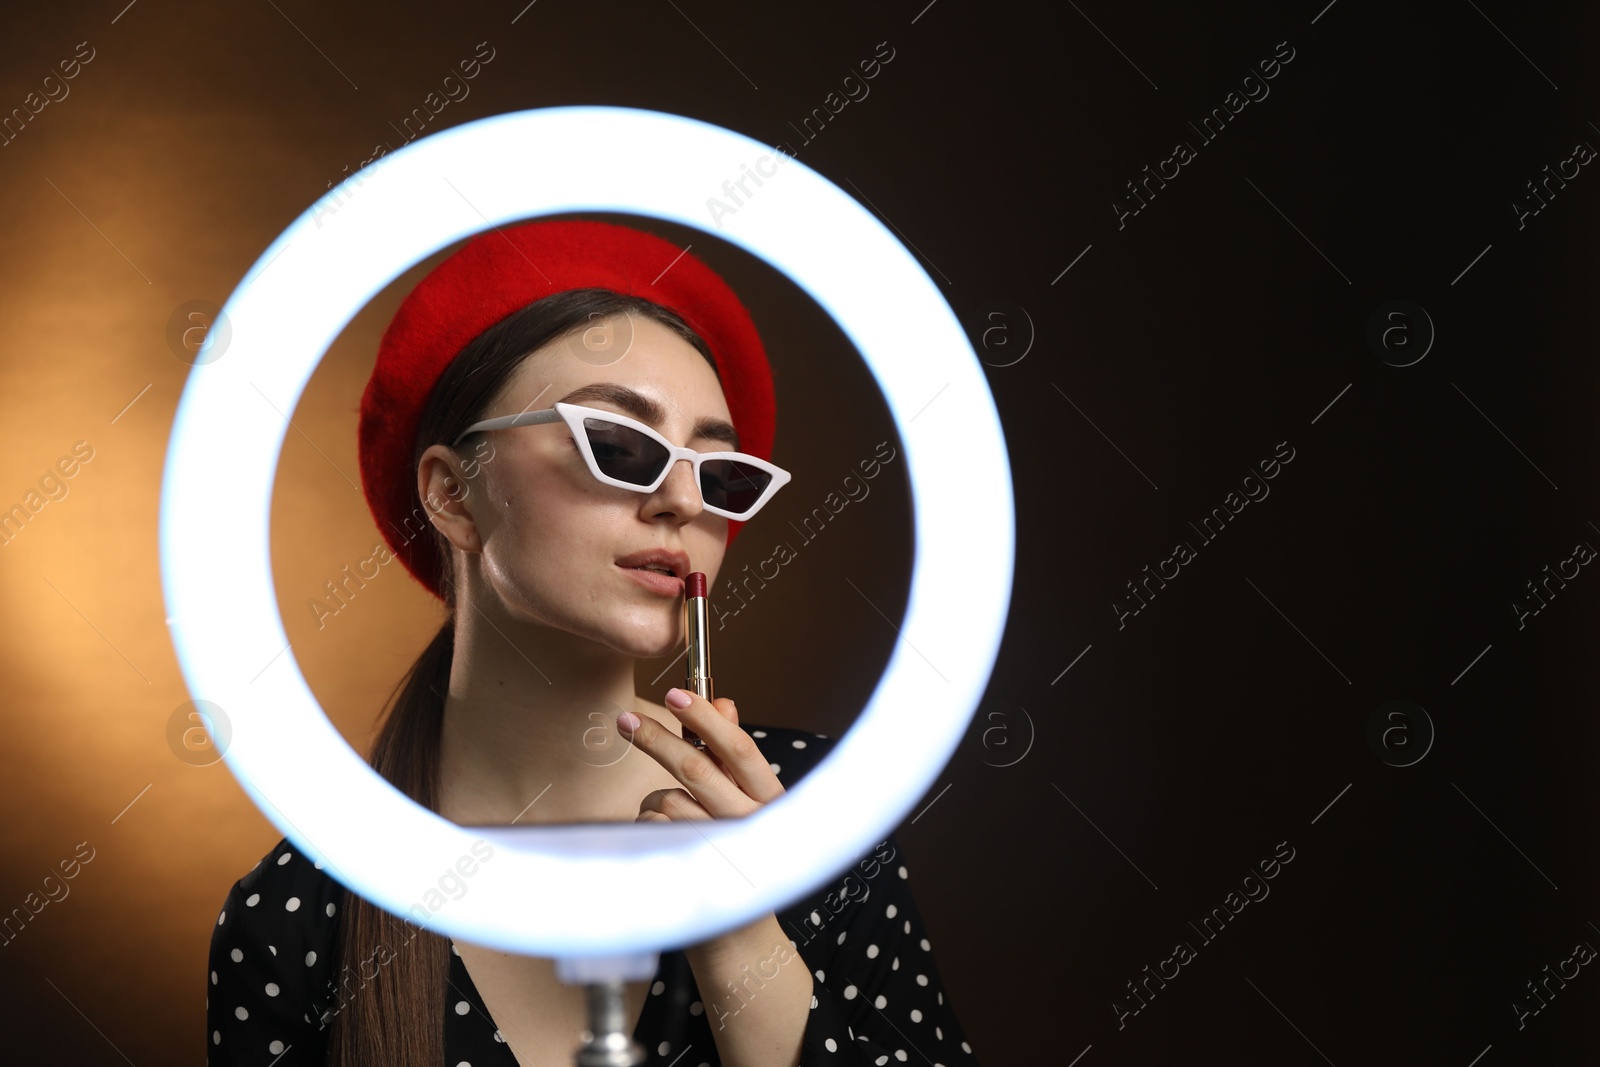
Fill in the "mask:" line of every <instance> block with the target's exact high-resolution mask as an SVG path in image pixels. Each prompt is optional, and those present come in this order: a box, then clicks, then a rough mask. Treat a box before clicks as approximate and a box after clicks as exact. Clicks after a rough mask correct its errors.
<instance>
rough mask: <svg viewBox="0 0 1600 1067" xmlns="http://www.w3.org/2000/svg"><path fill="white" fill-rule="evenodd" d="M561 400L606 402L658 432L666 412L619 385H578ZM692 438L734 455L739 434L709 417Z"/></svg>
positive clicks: (726, 423)
mask: <svg viewBox="0 0 1600 1067" xmlns="http://www.w3.org/2000/svg"><path fill="white" fill-rule="evenodd" d="M561 399H562V401H564V402H566V403H568V404H578V403H582V402H583V401H585V400H609V401H611V402H612V403H613V404H615V405H617V407H619V408H621V409H622V410H623V411H626V412H627V413H628V414H629V415H632V416H633V417H634V418H636V419H638V420H639V421H640V422H647V423H649V424H650V425H651V426H654V427H656V428H657V429H660V427H661V421H662V419H663V418H664V417H665V416H666V411H665V410H664V409H663V408H662V406H661V405H660V404H659V403H658V402H657V401H656V400H655V399H654V398H652V397H648V396H645V395H644V394H643V393H641V392H639V391H638V390H637V389H632V388H629V387H628V386H626V385H622V384H621V383H619V382H591V383H589V384H588V385H580V386H578V388H576V389H574V390H573V391H572V392H570V393H568V394H567V395H566V396H564V397H562V398H561ZM695 437H703V438H705V439H706V440H708V441H722V442H724V443H725V444H727V445H728V447H729V448H730V449H732V450H733V451H735V452H737V451H738V450H739V432H738V431H737V430H735V429H734V428H733V424H732V423H730V422H729V421H728V420H726V419H718V418H713V417H711V416H709V415H708V416H706V417H704V418H701V419H699V420H697V421H696V422H695V424H694V428H693V430H692V432H691V433H690V438H691V439H693V438H695Z"/></svg>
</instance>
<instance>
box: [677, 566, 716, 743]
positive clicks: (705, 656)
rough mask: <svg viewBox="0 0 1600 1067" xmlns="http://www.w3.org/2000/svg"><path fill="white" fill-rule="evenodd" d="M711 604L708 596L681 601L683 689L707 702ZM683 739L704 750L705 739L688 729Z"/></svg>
mask: <svg viewBox="0 0 1600 1067" xmlns="http://www.w3.org/2000/svg"><path fill="white" fill-rule="evenodd" d="M707 592H708V593H709V590H707ZM710 604H711V598H710V597H709V596H695V597H684V598H683V613H684V633H685V634H686V635H687V640H688V644H689V664H688V677H687V681H686V682H685V684H684V688H685V689H687V690H689V691H690V692H691V693H698V694H700V695H701V696H703V697H705V698H706V699H707V700H710V699H712V697H713V696H714V692H713V687H712V684H711V625H710V622H711V620H710ZM683 739H684V740H685V741H687V742H689V743H690V744H691V745H693V746H694V747H695V748H698V749H700V750H701V751H704V750H705V747H706V743H705V739H704V738H702V737H701V736H700V735H699V734H697V733H695V732H694V731H693V730H691V729H689V728H688V727H687V726H685V727H684V728H683Z"/></svg>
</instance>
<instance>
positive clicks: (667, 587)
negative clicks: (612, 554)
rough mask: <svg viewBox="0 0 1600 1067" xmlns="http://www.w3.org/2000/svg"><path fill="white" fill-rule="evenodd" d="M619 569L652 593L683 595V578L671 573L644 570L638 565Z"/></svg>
mask: <svg viewBox="0 0 1600 1067" xmlns="http://www.w3.org/2000/svg"><path fill="white" fill-rule="evenodd" d="M617 569H618V570H619V571H622V572H623V573H624V574H626V575H627V576H628V577H630V578H632V579H633V580H634V581H636V582H638V583H639V584H640V585H642V586H644V587H645V588H646V589H648V590H650V591H651V592H652V593H660V594H661V595H662V596H675V597H681V596H683V579H682V578H677V577H674V576H673V575H670V574H662V573H661V572H660V571H648V570H643V569H641V568H638V567H621V566H619V567H617Z"/></svg>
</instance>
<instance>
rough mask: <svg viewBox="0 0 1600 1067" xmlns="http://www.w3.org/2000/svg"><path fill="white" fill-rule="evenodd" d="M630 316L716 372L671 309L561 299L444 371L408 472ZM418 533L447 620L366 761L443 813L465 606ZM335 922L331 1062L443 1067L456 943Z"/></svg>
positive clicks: (370, 912)
mask: <svg viewBox="0 0 1600 1067" xmlns="http://www.w3.org/2000/svg"><path fill="white" fill-rule="evenodd" d="M623 313H632V314H639V315H645V316H648V317H649V318H651V319H654V320H655V321H657V322H659V323H661V324H662V325H664V326H667V327H668V328H670V329H672V330H673V331H674V332H676V333H677V334H678V335H679V336H680V337H682V338H683V339H684V340H685V341H687V342H689V344H691V345H693V346H694V347H695V348H696V349H697V350H698V351H699V352H700V354H701V355H703V356H705V358H706V362H708V363H710V364H711V369H712V370H713V371H716V369H717V366H716V362H715V360H713V359H712V356H711V350H710V348H709V347H708V346H707V345H706V342H705V341H704V340H703V339H702V338H701V337H700V336H699V335H698V334H696V333H695V332H694V330H693V329H692V328H691V327H690V326H689V325H688V323H686V322H685V321H684V320H683V319H682V318H681V317H680V316H678V315H677V314H676V313H675V312H673V311H671V310H669V309H668V308H665V307H662V306H661V305H659V304H656V303H653V302H651V301H649V300H646V299H644V298H643V297H637V296H629V295H624V294H620V293H615V292H612V291H611V290H609V289H571V290H567V291H565V292H560V293H554V294H552V295H550V296H547V297H545V298H543V299H541V300H537V301H535V302H533V303H531V304H529V305H527V306H526V307H524V308H522V309H521V310H520V311H517V312H514V313H513V314H511V315H508V316H507V317H506V318H504V319H502V320H500V322H498V323H496V324H495V325H494V326H491V327H490V328H489V329H487V330H485V331H484V332H483V333H482V334H480V335H478V337H476V338H474V339H473V340H472V341H470V342H469V343H468V344H467V345H466V346H465V347H463V348H462V350H461V352H460V353H459V354H458V355H457V356H456V358H455V359H454V360H453V361H452V362H451V363H450V365H449V367H447V368H446V369H445V372H444V374H443V375H442V376H441V377H440V379H439V382H438V384H437V385H435V386H434V388H433V392H432V393H430V394H429V396H428V402H427V404H426V405H425V406H424V409H423V412H422V420H421V423H420V425H419V426H418V430H417V439H416V442H415V445H414V448H413V451H412V457H411V470H412V471H413V472H415V471H416V469H417V464H418V462H419V461H420V460H421V458H422V453H423V452H424V451H425V450H426V449H427V448H428V446H429V445H432V444H435V443H445V442H449V441H451V440H454V439H455V436H456V435H457V434H459V433H460V432H461V431H462V430H464V429H466V428H467V427H468V426H469V425H471V424H472V423H474V422H477V421H478V420H480V419H481V418H483V415H484V412H485V411H487V410H488V408H489V406H490V404H492V403H493V402H494V400H495V399H496V398H497V397H498V395H499V393H500V391H501V389H502V388H503V387H504V386H505V384H506V383H507V381H509V379H510V378H511V376H512V374H513V373H514V372H515V371H516V369H517V368H518V367H519V366H521V364H522V361H523V360H524V359H526V358H527V357H528V356H529V355H530V354H531V353H532V352H533V351H534V350H535V349H538V348H540V347H542V346H543V345H545V344H547V343H549V342H550V341H553V340H556V339H558V338H560V337H561V336H563V335H564V334H566V333H568V332H570V331H572V330H573V329H575V328H577V327H579V326H583V325H585V324H587V323H588V322H589V321H590V320H591V319H592V318H595V317H605V316H610V315H617V314H623ZM720 380H721V375H720V374H718V381H720ZM422 536H424V537H427V538H429V539H430V540H431V541H432V543H433V548H434V550H435V551H436V552H437V553H438V555H439V559H440V563H441V566H440V569H439V573H440V574H441V575H442V579H441V587H442V589H443V593H444V597H443V599H444V606H445V611H446V618H445V621H444V624H443V625H442V626H441V627H440V628H439V632H438V633H437V634H435V635H434V637H433V640H431V641H429V642H428V646H427V647H426V648H424V649H423V650H422V654H421V655H420V656H418V657H417V661H416V663H414V664H412V666H411V669H410V670H408V671H407V672H406V673H405V675H404V676H403V677H402V678H401V679H400V681H399V683H397V685H396V686H395V691H394V692H391V693H390V695H389V700H388V701H387V702H386V703H388V704H389V708H388V712H387V715H386V717H385V718H384V721H383V725H382V726H381V727H380V728H379V730H378V734H377V737H376V739H375V740H374V741H373V744H372V752H371V755H369V756H368V757H367V762H368V763H370V764H371V765H372V768H373V770H375V771H377V772H378V773H379V774H380V775H382V776H383V777H384V778H385V779H387V780H388V781H389V782H390V783H391V784H392V785H394V787H395V788H396V789H399V790H400V791H401V792H402V793H404V794H405V795H406V796H408V797H410V798H411V799H412V800H414V801H415V802H416V803H418V804H420V805H422V806H424V807H426V808H427V809H428V810H429V811H435V812H436V811H438V810H439V808H438V805H439V736H440V728H441V726H442V724H443V722H444V694H445V692H446V690H447V689H448V687H449V682H450V664H451V660H452V658H453V656H454V652H455V617H456V610H457V603H456V593H455V583H454V580H453V567H452V559H451V546H450V543H449V542H448V541H447V540H446V539H445V537H444V535H442V534H441V533H439V531H438V530H437V529H435V528H434V527H433V525H432V524H426V525H425V526H424V527H423V530H422ZM396 693H398V695H396ZM339 914H340V916H341V919H340V921H339V924H338V926H339V932H338V934H337V935H336V937H337V939H338V942H339V951H338V954H337V956H336V960H337V963H336V968H337V973H338V974H339V976H340V977H339V981H338V990H337V993H336V994H335V995H334V1001H333V1004H332V1005H331V1006H330V1008H329V1009H328V1010H327V1011H325V1012H323V1013H322V1014H321V1021H322V1022H323V1023H324V1024H328V1025H330V1026H331V1032H330V1034H329V1035H328V1058H327V1063H328V1064H329V1065H331V1067H372V1065H376V1064H383V1065H385V1067H391V1065H392V1067H439V1065H440V1064H442V1063H444V1025H443V1019H444V1013H443V1010H442V1008H441V1005H443V1004H444V1003H445V986H446V983H447V979H448V978H449V973H450V947H449V942H448V940H447V939H446V938H445V937H444V935H442V934H437V933H434V932H433V931H432V930H427V929H423V928H421V927H419V926H416V925H414V924H413V923H412V922H411V921H410V920H409V919H404V918H401V917H397V916H395V915H394V914H392V913H390V912H388V911H385V910H384V909H382V908H379V907H377V906H376V905H374V904H372V903H371V902H369V901H368V900H366V899H365V898H364V897H361V896H359V895H358V894H356V893H354V892H351V891H350V889H349V888H348V887H346V888H345V892H344V903H343V906H342V907H341V908H340V909H339ZM369 969H370V970H371V972H372V973H370V974H369V973H368V971H369Z"/></svg>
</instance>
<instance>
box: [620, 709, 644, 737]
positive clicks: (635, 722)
mask: <svg viewBox="0 0 1600 1067" xmlns="http://www.w3.org/2000/svg"><path fill="white" fill-rule="evenodd" d="M617 725H618V726H620V727H622V728H623V729H624V730H626V731H627V732H628V733H630V734H631V733H633V732H634V731H635V730H637V729H638V728H639V716H637V715H635V714H634V713H633V712H631V711H625V712H623V713H622V714H621V715H618V716H617Z"/></svg>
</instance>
